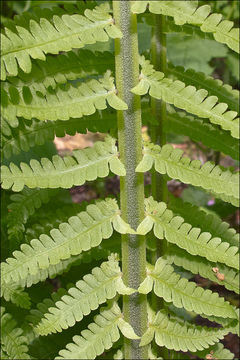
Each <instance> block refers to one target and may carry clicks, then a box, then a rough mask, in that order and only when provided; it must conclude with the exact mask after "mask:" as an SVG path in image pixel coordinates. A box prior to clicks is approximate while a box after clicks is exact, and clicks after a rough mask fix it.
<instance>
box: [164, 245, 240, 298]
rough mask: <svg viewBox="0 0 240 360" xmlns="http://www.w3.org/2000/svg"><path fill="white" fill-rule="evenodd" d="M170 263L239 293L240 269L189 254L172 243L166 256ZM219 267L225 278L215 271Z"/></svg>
mask: <svg viewBox="0 0 240 360" xmlns="http://www.w3.org/2000/svg"><path fill="white" fill-rule="evenodd" d="M164 257H165V258H166V259H167V261H168V263H171V264H172V263H174V264H175V265H177V266H181V267H182V268H183V269H185V270H188V271H191V273H192V274H199V275H201V276H202V277H204V278H205V279H209V280H211V281H213V282H215V283H218V284H219V285H223V286H225V288H226V289H228V290H230V291H234V292H235V293H236V294H239V271H237V270H235V269H233V268H229V267H227V266H225V265H224V264H221V263H218V262H210V261H208V260H207V259H205V258H203V257H200V256H196V255H191V254H188V253H187V252H186V251H184V250H182V249H180V248H178V247H177V246H175V245H172V244H171V245H170V246H168V248H167V252H166V254H165V256H164ZM216 267H217V268H218V269H219V273H220V274H223V275H224V279H223V280H219V279H218V277H217V276H216V273H214V271H213V269H214V268H216Z"/></svg>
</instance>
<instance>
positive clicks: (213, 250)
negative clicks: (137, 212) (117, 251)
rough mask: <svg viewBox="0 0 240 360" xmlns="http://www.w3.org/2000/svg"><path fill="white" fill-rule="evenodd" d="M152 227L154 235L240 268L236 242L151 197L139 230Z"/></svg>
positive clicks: (208, 258) (141, 231)
mask: <svg viewBox="0 0 240 360" xmlns="http://www.w3.org/2000/svg"><path fill="white" fill-rule="evenodd" d="M152 227H153V231H154V235H155V236H156V237H157V238H158V239H160V240H161V239H163V238H166V240H167V241H169V242H170V243H173V244H176V245H177V246H178V247H180V248H181V249H185V250H186V251H187V252H188V253H190V254H191V255H199V256H202V257H205V258H206V259H207V260H209V261H213V262H215V261H217V262H220V263H223V264H226V265H227V266H229V267H233V268H234V269H237V270H239V261H238V259H239V254H238V248H237V247H236V246H230V245H229V244H228V243H227V242H223V241H221V239H220V238H219V237H212V235H211V234H210V233H209V232H201V229H199V228H195V227H192V225H190V224H188V223H186V222H184V219H183V218H182V217H180V216H174V214H173V212H172V211H171V210H168V209H167V206H166V204H165V203H163V202H161V203H158V202H157V201H154V200H153V198H149V199H146V217H145V218H144V220H143V221H142V222H141V224H140V225H139V227H138V229H137V233H138V234H140V235H145V234H146V233H148V232H149V231H150V230H151V229H152Z"/></svg>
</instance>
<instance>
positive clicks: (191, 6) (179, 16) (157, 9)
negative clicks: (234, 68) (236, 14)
mask: <svg viewBox="0 0 240 360" xmlns="http://www.w3.org/2000/svg"><path fill="white" fill-rule="evenodd" d="M147 5H149V11H150V12H151V13H154V14H162V15H167V16H171V17H173V18H174V21H175V23H176V25H183V24H185V23H188V24H196V25H198V26H200V29H201V30H202V31H203V32H207V33H208V32H210V33H213V36H214V39H215V40H216V41H218V42H220V43H223V44H226V45H227V46H228V47H229V48H230V49H232V50H234V51H235V52H238V53H239V28H234V27H233V26H234V23H233V22H232V21H229V20H223V19H222V14H217V13H212V14H210V13H211V7H210V6H209V5H203V6H200V7H198V1H162V0H158V1H150V0H147V1H134V3H133V5H132V12H134V13H137V14H139V13H142V12H144V11H145V10H146V7H147Z"/></svg>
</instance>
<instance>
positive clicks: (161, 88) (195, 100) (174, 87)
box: [131, 56, 240, 139]
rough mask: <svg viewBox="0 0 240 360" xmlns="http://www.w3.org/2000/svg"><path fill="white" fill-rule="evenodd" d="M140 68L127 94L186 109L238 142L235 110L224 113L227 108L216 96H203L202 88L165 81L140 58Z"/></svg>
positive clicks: (205, 93)
mask: <svg viewBox="0 0 240 360" xmlns="http://www.w3.org/2000/svg"><path fill="white" fill-rule="evenodd" d="M140 65H141V67H142V71H141V75H140V82H139V84H138V85H137V86H135V87H134V88H133V89H132V90H131V91H132V92H133V93H135V94H137V95H145V94H147V92H148V91H149V95H150V96H152V97H153V98H155V99H160V100H163V101H165V102H166V103H168V104H173V105H174V106H176V107H178V108H180V109H183V110H186V111H188V112H190V113H192V114H194V115H197V116H199V117H202V118H207V119H209V121H210V122H211V123H213V124H217V125H220V126H221V127H222V128H223V129H224V130H229V131H231V135H232V136H233V137H235V138H238V139H239V136H240V134H239V118H236V116H237V112H236V111H227V109H228V105H227V104H225V103H218V104H217V102H218V98H217V97H216V96H207V95H208V91H207V90H205V89H200V90H197V89H196V88H195V87H194V86H186V85H185V83H184V82H182V81H179V80H175V81H174V80H172V79H169V78H165V75H164V74H163V73H161V72H159V71H155V70H154V69H153V65H151V64H150V62H149V60H145V58H144V57H143V56H142V57H141V58H140Z"/></svg>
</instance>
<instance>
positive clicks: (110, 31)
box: [1, 0, 239, 359]
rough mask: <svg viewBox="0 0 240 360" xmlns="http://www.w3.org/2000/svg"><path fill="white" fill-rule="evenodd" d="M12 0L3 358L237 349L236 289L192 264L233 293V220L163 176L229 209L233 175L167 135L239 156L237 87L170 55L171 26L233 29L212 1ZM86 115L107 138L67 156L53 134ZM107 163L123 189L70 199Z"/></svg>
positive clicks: (234, 202)
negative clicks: (146, 41)
mask: <svg viewBox="0 0 240 360" xmlns="http://www.w3.org/2000/svg"><path fill="white" fill-rule="evenodd" d="M19 3H21V2H18V4H17V2H14V1H13V2H9V1H6V2H5V6H6V9H7V11H5V10H6V9H5V10H4V11H5V12H6V13H5V15H3V17H2V20H3V28H2V32H1V44H2V46H1V81H2V82H1V95H2V98H1V115H2V121H1V125H2V168H1V184H2V210H3V212H2V213H3V216H2V225H3V226H2V228H3V230H2V235H3V237H2V238H3V241H2V250H3V251H2V262H1V275H2V276H1V296H2V298H3V300H2V307H1V318H2V339H1V341H2V350H1V358H2V359H95V358H97V359H100V358H101V359H110V358H111V359H112V358H114V359H190V358H191V359H192V358H196V356H197V357H198V358H201V359H233V358H234V354H233V353H231V352H230V351H229V350H228V349H227V348H224V346H223V344H222V343H221V342H220V340H222V339H223V338H224V336H225V335H227V334H228V333H232V334H238V333H239V312H238V310H237V308H236V306H235V305H236V304H235V303H234V302H233V301H231V297H228V298H226V299H225V298H224V297H223V296H220V295H219V294H218V292H216V291H212V290H210V289H208V288H207V289H205V288H204V287H201V286H198V284H197V283H196V281H194V279H195V278H194V276H195V275H200V276H202V277H203V278H205V279H208V284H212V283H217V284H218V285H221V286H223V287H225V288H226V289H227V290H228V291H231V292H233V293H239V239H238V234H237V233H236V230H235V229H234V228H233V227H230V225H229V224H228V223H227V222H224V221H223V220H222V219H221V218H220V216H219V215H218V214H217V212H214V211H208V210H206V208H201V207H198V206H196V205H192V204H190V203H187V202H184V201H182V200H181V199H177V198H175V197H174V196H173V195H171V194H170V193H169V191H168V187H167V181H168V180H169V179H175V180H178V181H180V182H182V183H185V184H190V185H192V186H193V187H194V188H195V191H198V190H199V189H200V190H201V191H202V194H203V192H206V193H208V194H210V195H211V196H212V197H213V198H214V199H218V200H216V201H217V202H218V203H219V204H220V205H221V206H222V207H224V204H225V205H226V204H229V205H228V207H230V208H231V209H233V208H234V207H237V206H238V203H239V181H238V174H237V172H236V171H235V170H234V169H233V168H232V167H228V168H227V167H223V166H222V165H219V163H218V161H216V163H214V162H212V161H205V162H202V161H200V160H197V159H194V158H193V157H192V156H191V155H190V156H189V151H188V156H186V154H184V153H183V151H182V150H180V149H178V148H176V147H174V146H173V145H171V140H169V137H168V138H167V136H168V135H169V134H178V135H179V134H181V135H185V136H188V137H189V138H190V139H192V141H194V142H195V143H197V144H199V143H201V144H202V145H203V146H204V147H205V149H212V150H213V151H214V154H215V155H218V157H219V154H220V153H223V154H225V155H228V156H229V157H231V158H232V159H234V160H235V161H236V160H238V139H239V118H237V112H238V107H239V92H238V90H236V89H235V88H233V87H232V86H231V85H229V84H227V83H224V82H222V81H221V80H217V79H215V78H214V77H211V76H209V75H208V74H204V73H203V72H199V71H196V70H195V69H191V68H186V67H182V66H177V65H176V64H173V63H172V62H170V61H169V60H168V51H167V42H166V38H167V35H169V34H171V33H180V34H187V36H190V37H194V38H196V39H198V41H200V42H201V41H203V39H207V40H208V41H211V43H212V44H213V43H215V42H219V43H221V44H224V45H221V46H222V48H224V49H226V48H228V49H229V50H228V51H229V53H228V54H229V56H234V55H233V54H234V52H236V53H237V52H239V29H238V28H236V27H235V26H234V23H233V21H230V20H229V19H224V17H223V15H222V14H221V13H216V12H214V9H211V7H210V5H209V4H208V3H210V2H208V1H201V5H200V4H198V2H197V1H185V0H184V1H162V0H161V1H160V0H156V1H124V0H119V1H112V2H111V1H104V2H102V1H96V2H95V1H87V2H82V1H59V2H53V3H54V4H51V3H50V2H48V6H45V5H46V4H45V3H47V2H38V1H32V3H31V1H30V2H26V4H25V11H22V8H21V4H19ZM23 10H24V9H23ZM27 10H28V11H27ZM17 11H19V14H18V15H17V14H15V16H13V14H14V13H15V12H17ZM233 13H234V12H231V14H233ZM231 14H230V16H231ZM142 25H143V26H145V28H147V29H148V30H150V31H152V35H151V44H152V45H151V49H150V48H149V46H148V48H147V49H146V48H145V49H144V51H145V50H146V51H145V52H144V51H143V52H144V54H143V53H140V51H139V44H140V45H141V44H142V40H143V39H142V38H141V36H139V37H138V35H139V33H138V26H139V27H140V28H141V26H142ZM199 39H200V40H199ZM113 42H114V46H113ZM138 43H139V44H138ZM106 49H107V50H108V51H106ZM141 96H142V98H141ZM142 123H144V124H145V125H147V127H148V131H149V136H147V137H146V138H145V139H143V137H142ZM88 130H89V131H91V132H95V133H102V134H103V136H102V137H101V138H102V139H104V140H101V141H97V142H95V143H94V144H93V146H92V147H88V148H84V149H82V150H74V151H73V152H72V153H71V154H69V155H68V154H67V155H65V156H62V155H59V154H56V152H54V150H53V149H52V147H49V146H50V145H49V144H51V142H52V141H53V139H54V137H55V136H57V137H64V136H65V135H66V134H68V135H74V134H76V133H86V132H87V131H88ZM146 172H149V174H150V175H151V189H150V193H149V190H148V189H147V188H146V192H145V195H144V173H146ZM113 174H115V175H117V176H119V177H120V200H119V199H118V197H116V198H113V197H111V196H110V197H106V198H104V197H103V196H102V197H101V198H100V199H98V200H97V201H96V202H95V203H93V202H90V203H84V202H83V203H81V204H73V203H72V201H71V198H70V195H69V189H71V188H72V187H74V186H81V185H84V184H86V183H88V182H92V184H96V186H99V187H100V188H101V189H102V184H103V183H104V181H105V180H102V179H106V178H107V177H110V176H112V175H113ZM149 195H151V196H149ZM53 289H54V291H53ZM103 304H104V307H102V308H100V309H99V307H100V305H103ZM19 307H20V308H21V312H20V311H19ZM199 319H201V324H202V323H204V321H205V323H206V321H208V322H207V326H203V325H200V324H199ZM204 319H205V320H204ZM197 320H198V321H197ZM216 324H217V325H216ZM59 333H62V334H59Z"/></svg>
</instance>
